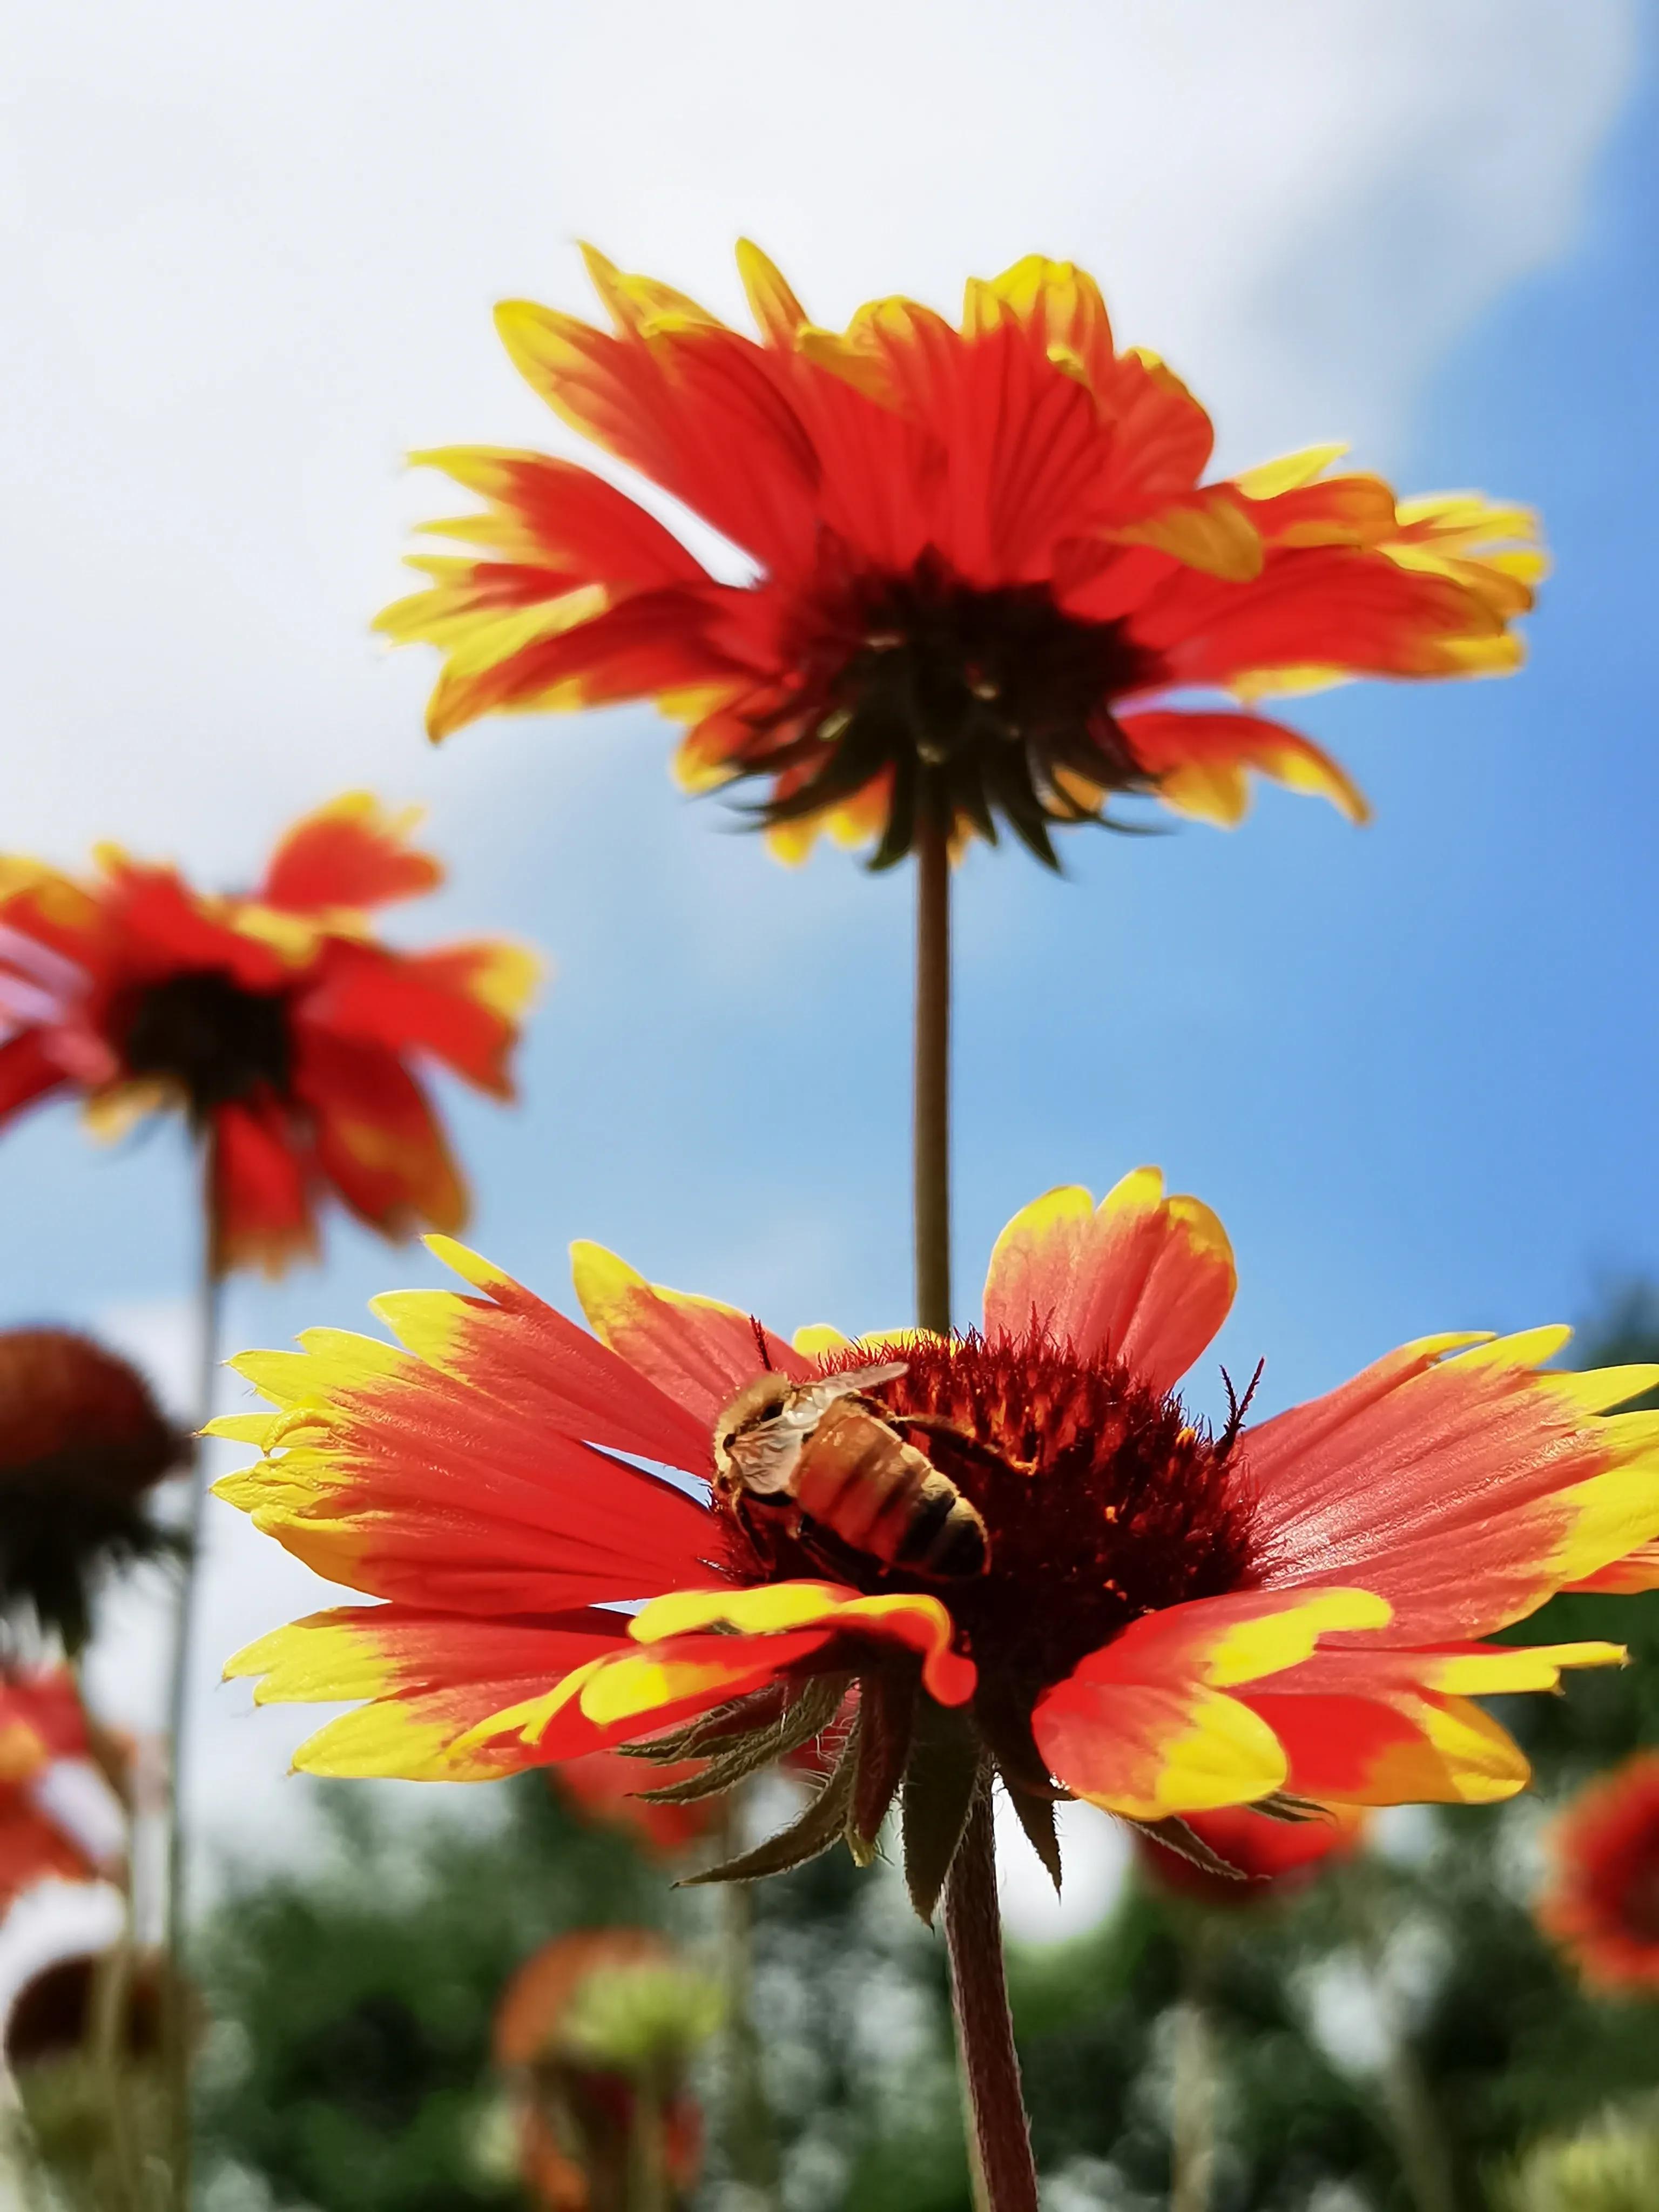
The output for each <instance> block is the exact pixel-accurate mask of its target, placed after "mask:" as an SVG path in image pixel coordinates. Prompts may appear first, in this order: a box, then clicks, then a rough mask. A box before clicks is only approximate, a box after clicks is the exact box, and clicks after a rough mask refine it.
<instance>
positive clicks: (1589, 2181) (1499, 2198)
mask: <svg viewBox="0 0 1659 2212" xmlns="http://www.w3.org/2000/svg"><path fill="white" fill-rule="evenodd" d="M1492 2194H1493V2198H1494V2203H1495V2208H1496V2212H1653V2207H1654V2206H1655V2205H1656V2204H1659V2119H1656V2118H1655V2116H1654V2114H1653V2112H1651V2111H1649V2112H1645V2113H1644V2112H1631V2113H1618V2112H1609V2113H1608V2114H1607V2116H1606V2118H1603V2119H1601V2120H1598V2121H1597V2122H1596V2123H1595V2125H1594V2126H1593V2127H1589V2128H1585V2129H1583V2130H1581V2131H1580V2132H1579V2133H1578V2134H1577V2135H1576V2136H1554V2137H1552V2138H1550V2139H1549V2140H1547V2141H1546V2142H1541V2143H1536V2144H1534V2147H1533V2148H1532V2149H1530V2150H1529V2151H1528V2153H1527V2154H1526V2155H1525V2157H1524V2158H1522V2159H1520V2160H1517V2161H1516V2164H1515V2166H1513V2167H1511V2169H1510V2172H1509V2173H1508V2174H1507V2175H1505V2176H1502V2177H1500V2178H1499V2179H1498V2184H1497V2186H1496V2187H1495V2189H1494V2190H1493V2192H1492Z"/></svg>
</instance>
